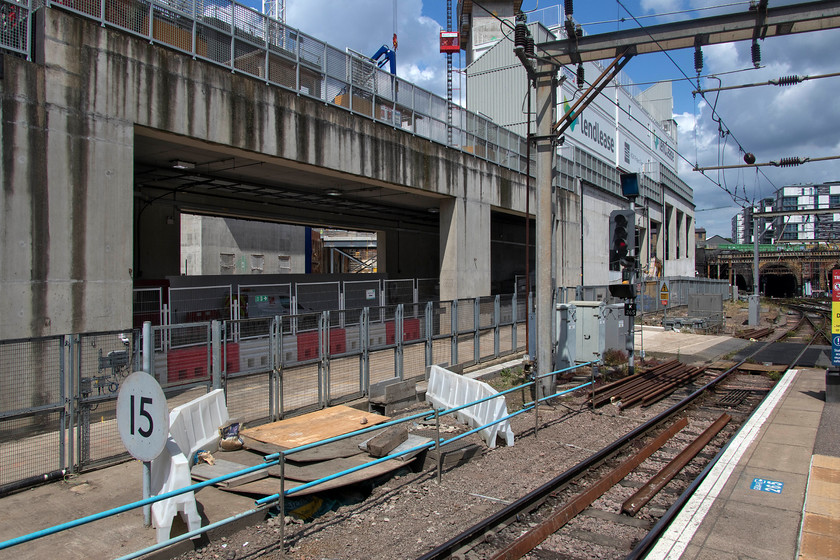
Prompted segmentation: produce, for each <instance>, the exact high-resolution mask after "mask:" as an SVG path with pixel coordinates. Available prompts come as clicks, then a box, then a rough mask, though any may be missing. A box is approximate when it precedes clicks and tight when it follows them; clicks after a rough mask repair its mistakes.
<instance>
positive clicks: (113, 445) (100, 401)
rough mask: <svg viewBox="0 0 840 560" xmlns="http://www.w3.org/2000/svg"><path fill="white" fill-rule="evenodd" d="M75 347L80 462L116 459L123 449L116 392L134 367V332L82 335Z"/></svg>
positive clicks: (122, 453) (102, 461)
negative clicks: (117, 417)
mask: <svg viewBox="0 0 840 560" xmlns="http://www.w3.org/2000/svg"><path fill="white" fill-rule="evenodd" d="M75 349H76V351H75V354H74V358H73V361H74V362H75V365H76V367H77V370H76V380H77V383H76V384H74V385H75V386H76V387H78V390H79V407H78V412H77V416H78V421H77V422H76V425H77V426H78V431H77V434H76V442H77V448H78V462H79V465H80V466H81V467H85V466H92V465H95V464H102V463H111V462H116V461H119V460H121V459H122V457H124V456H125V455H126V450H125V446H124V445H123V443H122V439H121V438H120V434H119V430H118V429H117V420H116V406H117V394H118V392H119V388H120V385H121V383H122V382H123V380H125V378H126V377H128V375H130V374H131V372H132V371H134V369H135V365H136V361H135V356H134V351H133V349H134V344H133V333H132V332H131V331H126V332H112V333H102V334H83V335H80V336H79V337H78V343H77V344H76V346H75Z"/></svg>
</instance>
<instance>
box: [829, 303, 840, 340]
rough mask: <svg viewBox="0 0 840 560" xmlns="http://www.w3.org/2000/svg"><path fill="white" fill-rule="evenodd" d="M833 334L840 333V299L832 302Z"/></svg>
mask: <svg viewBox="0 0 840 560" xmlns="http://www.w3.org/2000/svg"><path fill="white" fill-rule="evenodd" d="M831 334H840V301H832V302H831Z"/></svg>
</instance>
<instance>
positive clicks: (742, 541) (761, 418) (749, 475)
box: [646, 368, 840, 560]
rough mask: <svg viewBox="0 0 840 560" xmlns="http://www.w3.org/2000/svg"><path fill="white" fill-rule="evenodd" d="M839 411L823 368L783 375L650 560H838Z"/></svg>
mask: <svg viewBox="0 0 840 560" xmlns="http://www.w3.org/2000/svg"><path fill="white" fill-rule="evenodd" d="M838 407H840V405H837V404H826V403H825V370H823V369H814V368H805V369H800V370H796V371H795V372H789V373H788V374H786V375H785V377H783V378H782V380H781V381H780V382H779V383H778V384H777V385H776V387H775V388H774V390H773V391H772V392H771V393H770V394H769V395H768V397H767V398H766V399H765V400H764V402H763V403H762V405H761V407H760V408H759V409H758V410H757V411H756V413H755V414H754V415H753V417H752V418H751V419H750V421H749V422H748V423H747V424H745V425H744V427H743V428H742V429H741V430H740V431H739V432H738V435H737V436H736V439H735V440H733V443H732V444H731V445H730V446H729V448H728V449H727V450H726V452H725V453H724V454H723V455H722V456H721V459H720V460H719V461H718V464H717V465H716V466H715V467H714V468H713V469H712V470H711V471H710V473H709V475H708V476H707V478H706V480H705V481H704V482H703V484H701V485H700V487H699V488H698V491H697V492H696V493H695V495H694V496H693V497H692V498H691V499H690V500H689V502H688V503H687V504H686V506H685V507H684V508H683V509H682V511H681V513H680V514H679V515H678V516H677V518H676V519H675V520H674V522H673V523H672V524H671V526H670V527H669V528H668V529H667V530H666V532H665V533H664V534H663V536H662V538H661V539H660V540H659V542H658V543H657V544H656V546H655V547H654V548H653V549H652V550H651V552H650V553H649V554H648V555H647V557H646V558H648V559H650V560H655V559H666V558H667V559H670V560H676V559H678V558H682V559H685V560H712V559H715V560H730V559H732V560H735V559H740V560H750V559H755V560H767V559H775V558H779V559H788V558H790V559H795V558H799V559H801V560H818V559H819V560H822V559H829V558H832V559H837V558H840V548H838V545H840V540H838V535H840V531H839V530H838V528H840V453H838V446H840V443H839V442H837V441H836V437H835V433H833V430H834V427H830V426H829V424H830V423H831V420H832V419H834V418H836V415H837V413H838V411H837V409H838ZM824 418H825V420H824Z"/></svg>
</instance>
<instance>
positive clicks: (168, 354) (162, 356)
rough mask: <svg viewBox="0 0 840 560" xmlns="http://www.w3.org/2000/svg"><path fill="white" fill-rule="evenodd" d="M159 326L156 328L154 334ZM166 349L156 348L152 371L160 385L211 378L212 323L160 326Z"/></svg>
mask: <svg viewBox="0 0 840 560" xmlns="http://www.w3.org/2000/svg"><path fill="white" fill-rule="evenodd" d="M156 330H157V328H153V329H152V331H153V334H154V332H155V331H156ZM161 330H162V331H163V333H162V334H163V338H164V340H165V341H166V343H165V349H164V350H162V351H159V352H155V358H154V362H153V363H154V367H153V370H154V371H153V372H152V373H153V374H154V376H155V377H156V378H157V380H158V382H159V383H160V384H161V387H172V386H174V385H181V384H185V383H199V382H209V381H210V324H209V323H197V324H187V325H170V326H169V327H166V328H161Z"/></svg>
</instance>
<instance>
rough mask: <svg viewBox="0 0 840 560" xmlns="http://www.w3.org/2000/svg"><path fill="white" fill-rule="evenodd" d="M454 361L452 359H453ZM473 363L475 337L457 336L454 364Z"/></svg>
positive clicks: (467, 335)
mask: <svg viewBox="0 0 840 560" xmlns="http://www.w3.org/2000/svg"><path fill="white" fill-rule="evenodd" d="M453 359H454V358H453ZM474 361H475V335H473V334H472V333H470V334H459V335H458V360H457V361H456V362H455V363H456V364H468V363H472V362H474Z"/></svg>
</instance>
